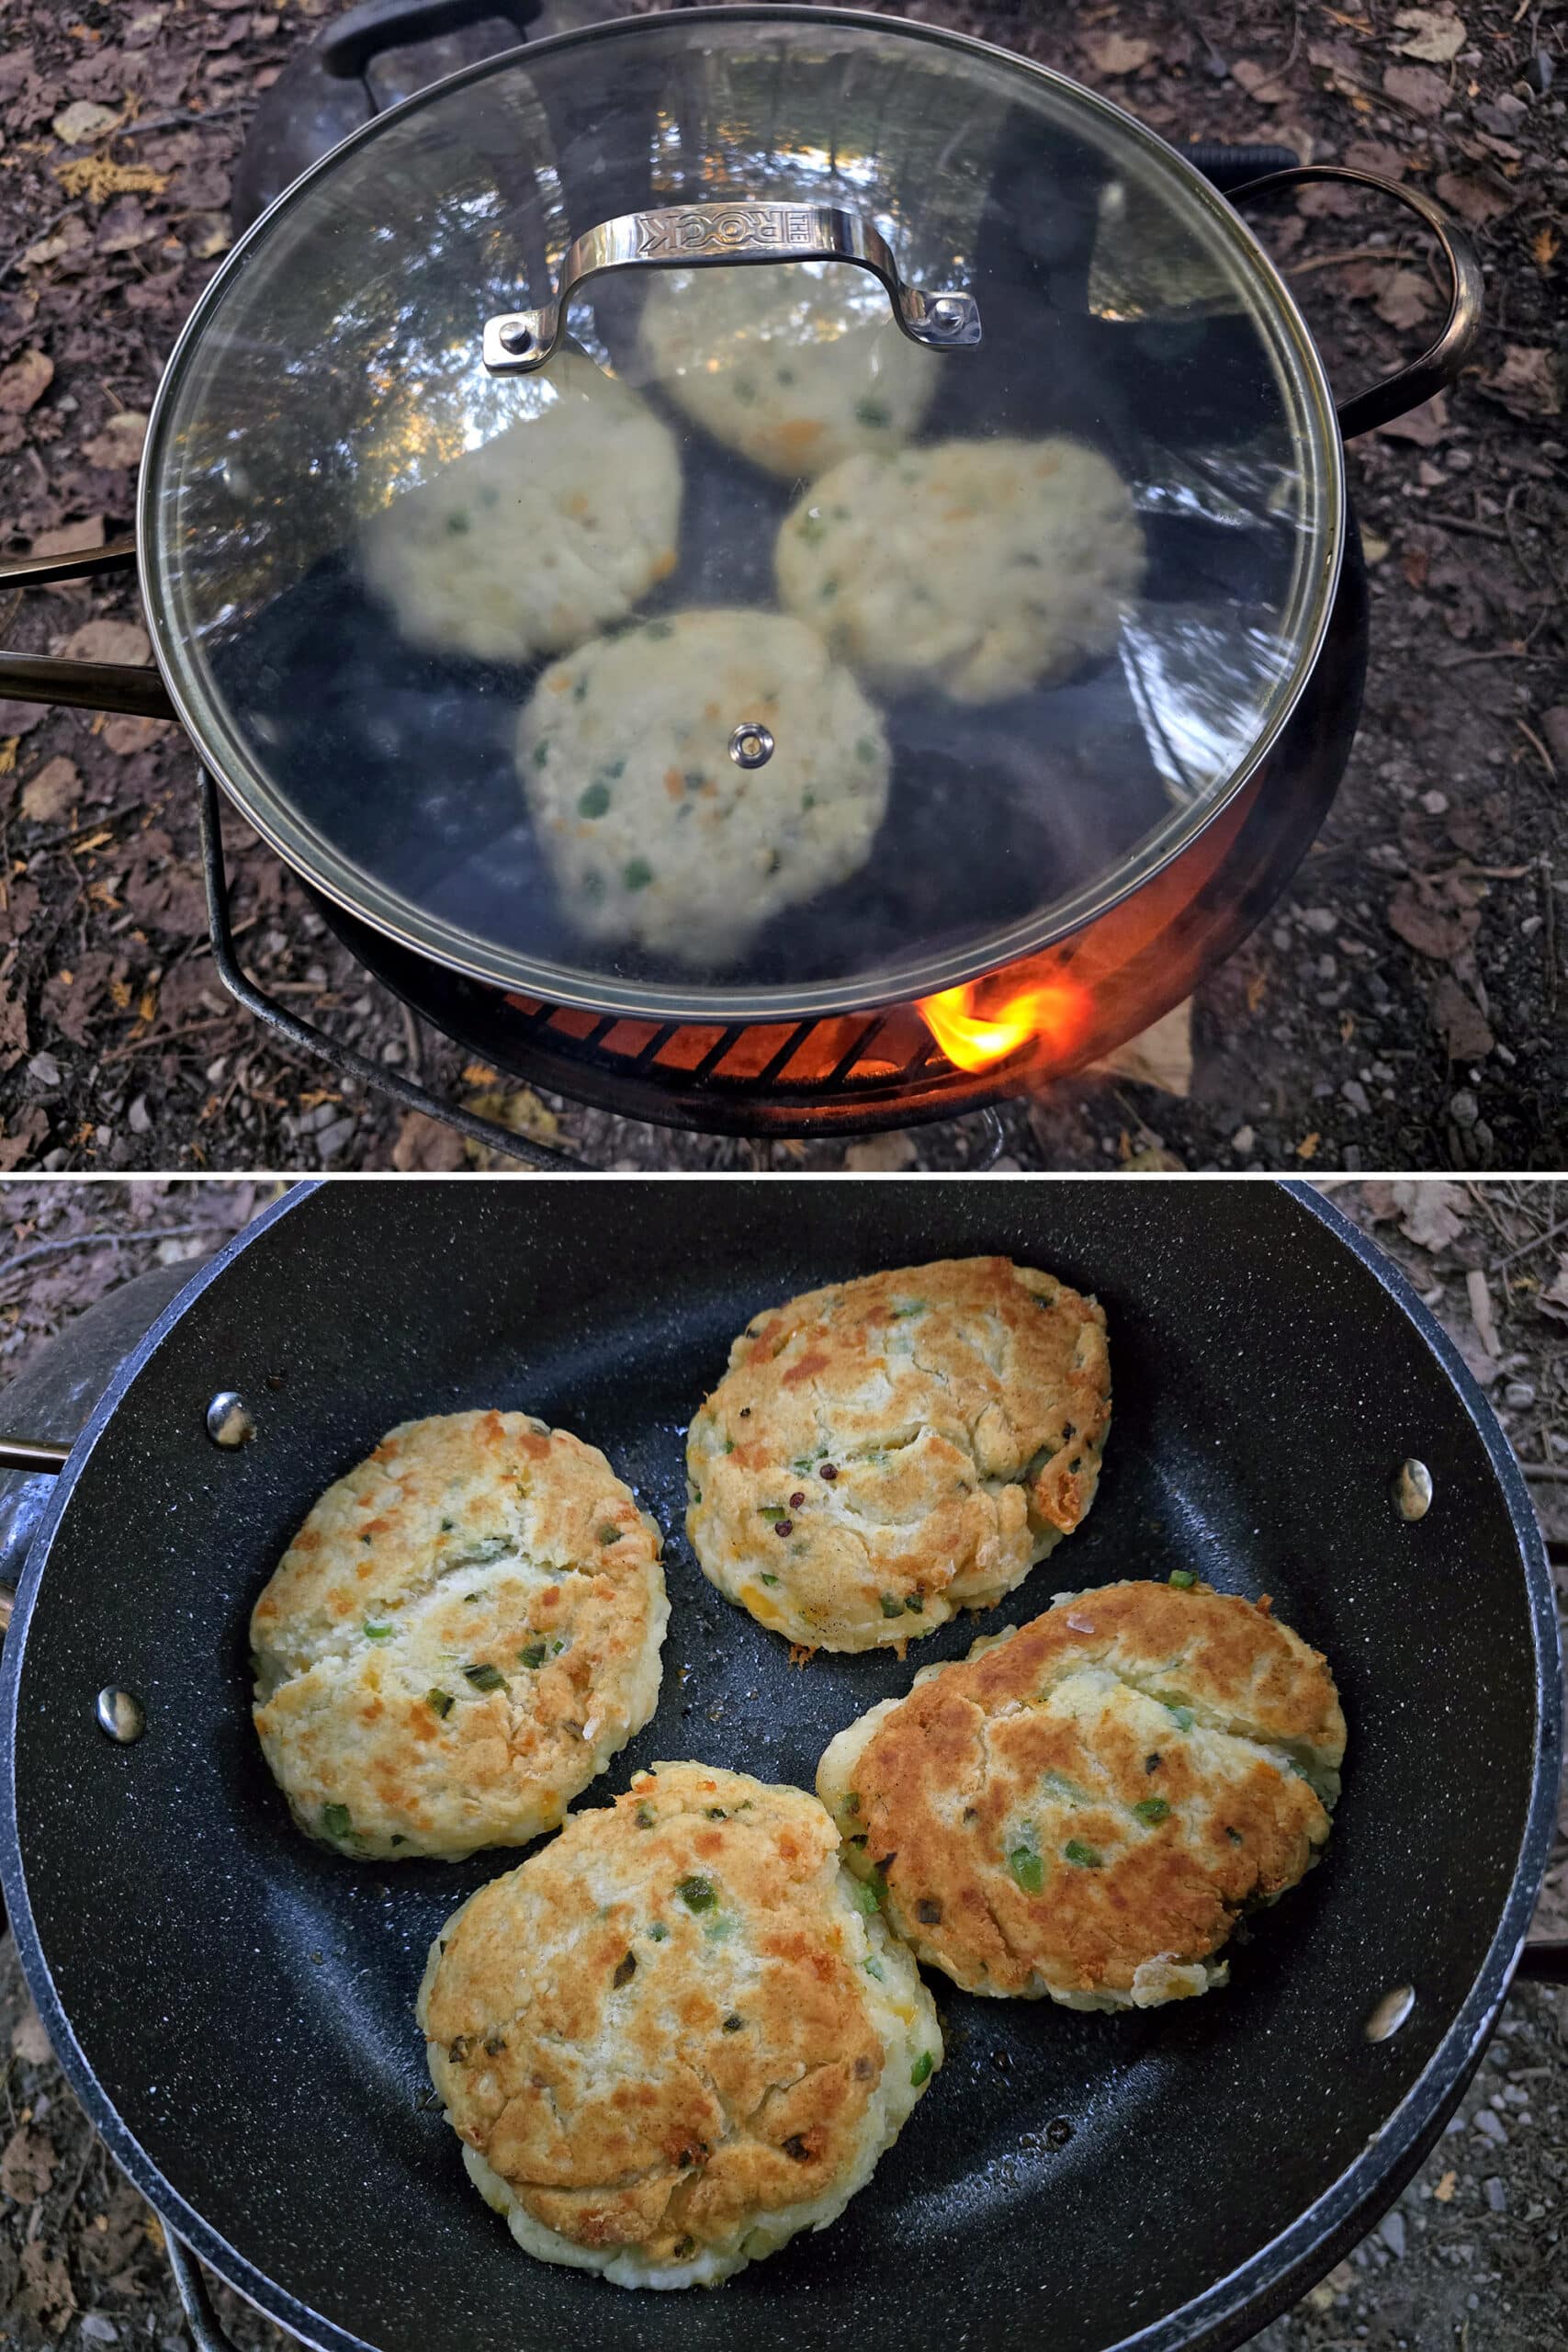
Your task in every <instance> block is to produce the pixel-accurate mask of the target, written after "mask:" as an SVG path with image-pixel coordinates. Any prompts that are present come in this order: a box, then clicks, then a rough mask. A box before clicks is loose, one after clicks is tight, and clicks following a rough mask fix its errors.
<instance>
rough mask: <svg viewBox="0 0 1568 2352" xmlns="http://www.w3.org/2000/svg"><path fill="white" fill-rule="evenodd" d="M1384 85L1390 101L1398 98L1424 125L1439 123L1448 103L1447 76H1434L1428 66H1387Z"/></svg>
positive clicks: (1384, 72) (1384, 69) (1383, 78)
mask: <svg viewBox="0 0 1568 2352" xmlns="http://www.w3.org/2000/svg"><path fill="white" fill-rule="evenodd" d="M1382 85H1383V88H1384V89H1385V90H1386V91H1387V93H1388V95H1389V96H1390V97H1391V98H1397V99H1398V101H1399V103H1400V105H1401V106H1404V107H1409V108H1410V111H1411V113H1412V114H1418V115H1419V116H1420V117H1421V118H1422V119H1423V121H1425V122H1436V121H1437V119H1438V116H1439V115H1440V114H1441V113H1442V111H1443V108H1444V107H1446V106H1447V104H1448V102H1449V85H1448V81H1447V79H1446V77H1445V76H1444V75H1443V74H1434V73H1433V71H1432V69H1431V67H1430V66H1429V65H1386V66H1384V68H1383V77H1382Z"/></svg>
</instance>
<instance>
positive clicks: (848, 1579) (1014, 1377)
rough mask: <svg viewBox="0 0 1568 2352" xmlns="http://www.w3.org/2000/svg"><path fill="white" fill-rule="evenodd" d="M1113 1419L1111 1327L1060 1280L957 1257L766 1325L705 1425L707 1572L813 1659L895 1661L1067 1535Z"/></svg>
mask: <svg viewBox="0 0 1568 2352" xmlns="http://www.w3.org/2000/svg"><path fill="white" fill-rule="evenodd" d="M1110 1419H1111V1369H1110V1359H1109V1357H1108V1355H1107V1352H1106V1344H1105V1317H1104V1315H1103V1313H1102V1312H1101V1310H1100V1306H1098V1305H1097V1304H1096V1302H1095V1301H1094V1300H1093V1299H1092V1298H1082V1297H1080V1296H1079V1295H1078V1294H1077V1291H1073V1290H1069V1289H1068V1288H1067V1287H1066V1284H1065V1283H1059V1282H1057V1281H1056V1279H1055V1276H1054V1275H1051V1274H1046V1273H1042V1272H1039V1270H1038V1269H1037V1268H1035V1267H1033V1266H1015V1265H1013V1264H1012V1263H1011V1262H1010V1261H1009V1260H1008V1259H1006V1258H949V1259H943V1260H942V1261H939V1262H938V1263H936V1264H934V1265H930V1266H906V1267H901V1268H897V1269H896V1270H894V1271H892V1272H887V1273H881V1274H869V1275H866V1276H864V1277H863V1278H862V1279H861V1280H859V1281H856V1282H848V1283H833V1284H831V1285H829V1287H828V1288H826V1289H823V1290H815V1291H809V1292H807V1294H806V1295H805V1296H804V1297H801V1298H795V1299H791V1300H789V1301H788V1302H787V1303H786V1304H785V1305H784V1306H780V1307H776V1308H773V1309H772V1310H770V1311H769V1312H768V1313H766V1314H762V1315H759V1316H758V1317H756V1319H755V1320H754V1321H753V1322H752V1323H751V1324H750V1326H749V1327H748V1329H746V1330H745V1331H743V1332H742V1333H741V1335H740V1337H739V1339H738V1340H736V1341H735V1344H734V1346H733V1347H732V1348H731V1350H730V1351H729V1369H728V1372H727V1374H725V1376H724V1378H723V1379H722V1380H721V1381H720V1382H719V1384H718V1385H717V1387H716V1389H715V1390H714V1392H713V1394H712V1396H711V1397H709V1398H708V1399H707V1402H706V1403H705V1405H704V1407H703V1408H702V1410H701V1412H700V1413H698V1414H697V1416H696V1418H695V1419H694V1421H693V1423H692V1427H691V1433H690V1437H689V1440H688V1443H687V1449H686V1469H687V1487H688V1494H689V1497H690V1508H689V1509H688V1510H687V1514H686V1532H687V1534H688V1535H689V1537H690V1538H691V1542H692V1547H693V1549H694V1552H695V1553H696V1555H697V1559H698V1561H699V1562H700V1564H701V1566H702V1569H703V1573H704V1575H705V1576H706V1577H708V1578H709V1579H710V1580H711V1581H712V1582H713V1583H714V1584H716V1585H717V1587H718V1589H719V1590H720V1591H721V1592H723V1593H725V1594H727V1595H728V1598H729V1599H730V1600H736V1601H739V1603H740V1605H741V1607H742V1608H744V1609H748V1610H750V1612H751V1614H752V1616H754V1617H756V1618H758V1619H759V1620H760V1621H761V1623H762V1624H764V1625H769V1626H772V1627H773V1629H774V1630H775V1631H776V1632H779V1633H781V1634H787V1635H788V1637H789V1639H790V1640H791V1641H794V1642H798V1643H801V1644H803V1645H806V1646H807V1647H808V1648H818V1647H820V1648H823V1649H829V1650H864V1649H875V1648H879V1647H886V1646H890V1645H891V1646H894V1647H901V1646H902V1645H903V1644H904V1643H906V1642H908V1641H909V1640H911V1639H913V1638H915V1637H916V1636H918V1635H919V1634H930V1633H933V1632H934V1631H935V1630H936V1628H937V1626H939V1625H941V1624H943V1623H946V1621H947V1620H948V1619H949V1618H950V1617H953V1616H954V1615H956V1614H957V1612H958V1611H959V1610H960V1609H983V1608H986V1607H987V1606H988V1604H989V1603H991V1602H992V1601H995V1600H999V1599H1000V1598H1001V1596H1002V1594H1003V1593H1006V1592H1010V1591H1011V1590H1012V1589H1013V1587H1014V1586H1015V1585H1017V1584H1020V1583H1021V1581H1022V1579H1023V1578H1024V1577H1026V1576H1027V1575H1028V1574H1029V1571H1030V1569H1031V1568H1032V1566H1034V1564H1035V1562H1036V1561H1037V1560H1041V1559H1043V1557H1044V1556H1045V1555H1046V1553H1047V1552H1049V1551H1050V1550H1051V1549H1052V1548H1053V1547H1054V1546H1055V1544H1058V1543H1059V1542H1060V1541H1061V1539H1062V1537H1063V1536H1064V1535H1066V1534H1068V1533H1070V1532H1071V1531H1072V1529H1074V1528H1075V1527H1076V1526H1077V1524H1078V1521H1080V1520H1081V1519H1082V1517H1083V1515H1084V1513H1085V1512H1086V1511H1087V1510H1088V1509H1089V1504H1090V1503H1091V1502H1092V1501H1093V1499H1094V1491H1095V1487H1096V1484H1097V1482H1098V1480H1099V1476H1100V1448H1101V1446H1102V1444H1103V1442H1104V1439H1105V1432H1106V1430H1107V1427H1108V1426H1109V1423H1110Z"/></svg>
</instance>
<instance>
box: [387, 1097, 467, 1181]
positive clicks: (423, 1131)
mask: <svg viewBox="0 0 1568 2352" xmlns="http://www.w3.org/2000/svg"><path fill="white" fill-rule="evenodd" d="M392 1165H393V1167H394V1168H397V1169H400V1170H402V1171H403V1172H404V1174H405V1175H406V1174H407V1173H409V1172H410V1171H411V1170H423V1171H426V1172H429V1171H434V1170H441V1171H444V1172H445V1171H449V1170H453V1169H457V1168H466V1167H467V1166H468V1153H467V1152H466V1150H465V1149H464V1148H463V1138H462V1136H460V1135H459V1134H458V1133H457V1129H456V1127H449V1126H448V1125H446V1121H445V1120H444V1119H433V1118H432V1117H431V1115H430V1114H429V1112H428V1111H410V1112H409V1113H408V1114H407V1115H406V1116H405V1117H404V1119H403V1122H402V1125H400V1127H399V1129H398V1139H397V1141H396V1143H394V1144H393V1146H392Z"/></svg>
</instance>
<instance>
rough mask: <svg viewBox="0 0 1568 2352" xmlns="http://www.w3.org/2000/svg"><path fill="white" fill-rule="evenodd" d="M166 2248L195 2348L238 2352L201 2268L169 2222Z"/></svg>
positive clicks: (206, 2351)
mask: <svg viewBox="0 0 1568 2352" xmlns="http://www.w3.org/2000/svg"><path fill="white" fill-rule="evenodd" d="M164 2252H165V2254H167V2256H168V2257H169V2268H170V2269H171V2270H172V2271H173V2272H174V2274H175V2287H176V2288H177V2290H178V2291H179V2298H180V2308H181V2310H182V2311H183V2312H185V2315H186V2326H187V2327H188V2328H189V2330H190V2340H191V2342H192V2343H193V2344H194V2345H195V2346H196V2352H235V2347H234V2342H233V2338H232V2337H231V2336H229V2335H225V2334H224V2332H223V2324H222V2322H221V2321H220V2319H219V2316H218V2314H217V2312H215V2311H214V2310H213V2308H212V2298H211V2296H210V2295H209V2293H208V2291H207V2280H206V2278H204V2277H203V2275H202V2268H201V2265H200V2263H199V2262H197V2258H196V2256H195V2255H194V2254H192V2252H191V2250H190V2248H189V2246H188V2245H186V2243H185V2240H184V2239H183V2238H177V2237H176V2236H175V2233H174V2232H173V2230H171V2229H170V2227H169V2225H168V2223H167V2222H164Z"/></svg>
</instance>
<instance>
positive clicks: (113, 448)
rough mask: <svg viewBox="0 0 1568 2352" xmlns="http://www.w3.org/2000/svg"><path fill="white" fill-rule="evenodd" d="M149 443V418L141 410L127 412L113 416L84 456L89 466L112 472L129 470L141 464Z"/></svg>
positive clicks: (87, 446)
mask: <svg viewBox="0 0 1568 2352" xmlns="http://www.w3.org/2000/svg"><path fill="white" fill-rule="evenodd" d="M146 439H147V419H146V417H145V416H144V415H143V414H142V413H141V410H140V409H134V408H132V409H125V410H123V411H122V412H121V413H120V414H119V415H118V416H111V417H110V418H109V420H108V423H107V424H106V425H105V426H104V428H103V431H102V432H101V433H98V434H96V435H94V437H93V439H92V440H91V441H88V442H85V443H84V445H83V449H82V455H83V456H84V457H85V458H86V460H87V463H88V464H89V465H90V466H107V467H108V468H109V469H111V470H114V469H120V468H129V467H130V466H135V465H140V463H141V450H142V446H143V444H144V443H145V441H146Z"/></svg>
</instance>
